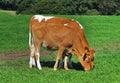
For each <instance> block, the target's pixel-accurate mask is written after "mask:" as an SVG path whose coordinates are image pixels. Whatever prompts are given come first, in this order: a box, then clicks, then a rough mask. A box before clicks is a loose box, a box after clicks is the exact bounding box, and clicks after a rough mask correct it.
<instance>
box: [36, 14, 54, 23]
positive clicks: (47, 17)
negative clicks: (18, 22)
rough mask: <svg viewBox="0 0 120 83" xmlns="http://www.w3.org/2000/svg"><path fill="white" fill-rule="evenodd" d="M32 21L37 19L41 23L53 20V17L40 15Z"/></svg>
mask: <svg viewBox="0 0 120 83" xmlns="http://www.w3.org/2000/svg"><path fill="white" fill-rule="evenodd" d="M34 17H35V18H34V19H37V20H38V21H39V22H41V21H42V20H43V19H45V21H47V20H48V19H51V18H54V17H53V16H42V15H35V16H34Z"/></svg>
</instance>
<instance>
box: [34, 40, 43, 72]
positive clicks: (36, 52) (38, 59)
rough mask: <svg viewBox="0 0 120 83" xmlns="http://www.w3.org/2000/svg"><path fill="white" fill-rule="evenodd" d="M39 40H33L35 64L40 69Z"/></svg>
mask: <svg viewBox="0 0 120 83" xmlns="http://www.w3.org/2000/svg"><path fill="white" fill-rule="evenodd" d="M40 45H41V43H40V41H38V40H36V41H35V59H36V64H37V68H38V69H39V70H41V69H42V68H41V64H40Z"/></svg>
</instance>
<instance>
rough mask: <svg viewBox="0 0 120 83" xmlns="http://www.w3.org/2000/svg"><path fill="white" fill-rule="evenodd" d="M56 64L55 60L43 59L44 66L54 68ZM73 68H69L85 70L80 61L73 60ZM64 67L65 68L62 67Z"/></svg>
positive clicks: (42, 64)
mask: <svg viewBox="0 0 120 83" xmlns="http://www.w3.org/2000/svg"><path fill="white" fill-rule="evenodd" d="M54 64H55V61H41V66H42V67H49V68H53V67H54ZM72 65H73V68H69V69H75V70H78V71H79V70H82V71H84V68H83V67H82V65H81V64H80V63H79V62H78V63H74V62H72ZM62 69H64V68H62Z"/></svg>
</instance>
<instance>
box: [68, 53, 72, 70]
mask: <svg viewBox="0 0 120 83" xmlns="http://www.w3.org/2000/svg"><path fill="white" fill-rule="evenodd" d="M71 58H72V54H70V53H68V67H69V68H71V69H72V68H73V65H72V61H71Z"/></svg>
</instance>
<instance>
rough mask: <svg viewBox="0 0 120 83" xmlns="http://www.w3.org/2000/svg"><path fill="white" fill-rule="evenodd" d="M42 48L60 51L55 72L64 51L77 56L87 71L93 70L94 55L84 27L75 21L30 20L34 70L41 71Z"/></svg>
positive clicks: (43, 17)
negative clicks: (35, 68)
mask: <svg viewBox="0 0 120 83" xmlns="http://www.w3.org/2000/svg"><path fill="white" fill-rule="evenodd" d="M40 46H44V47H46V48H48V49H58V54H57V58H56V62H55V65H54V70H57V67H58V63H59V60H60V59H61V58H62V55H63V53H64V51H65V50H66V51H67V52H66V53H70V54H75V55H77V57H78V59H79V61H80V63H81V65H82V66H83V68H84V70H85V71H88V70H91V69H93V66H94V53H95V51H94V50H92V49H91V48H90V46H89V44H88V42H87V40H86V37H85V35H84V29H83V27H82V25H81V24H80V23H79V22H78V21H76V20H73V19H68V18H60V17H51V16H42V15H34V16H33V17H32V18H31V19H30V28H29V47H30V62H29V66H30V68H32V66H33V65H35V60H36V63H37V67H38V69H39V70H41V69H42V68H41V64H40V60H39V57H40ZM66 63H67V57H65V65H64V67H65V69H66V70H68V66H67V64H66Z"/></svg>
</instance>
